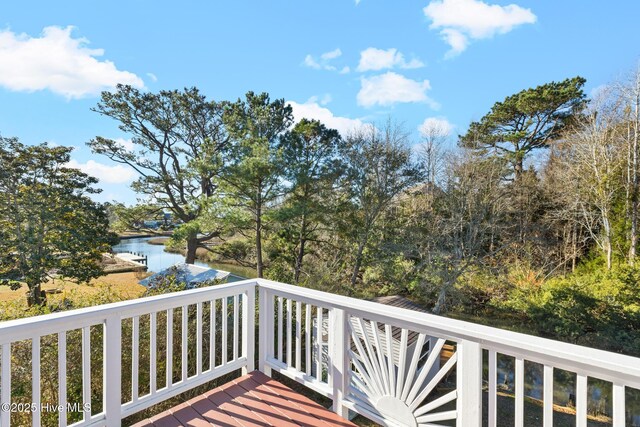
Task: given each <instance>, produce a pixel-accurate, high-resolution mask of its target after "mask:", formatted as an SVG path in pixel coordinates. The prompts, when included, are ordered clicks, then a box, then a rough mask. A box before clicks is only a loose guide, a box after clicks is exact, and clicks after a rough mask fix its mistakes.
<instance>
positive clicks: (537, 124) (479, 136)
mask: <svg viewBox="0 0 640 427" xmlns="http://www.w3.org/2000/svg"><path fill="white" fill-rule="evenodd" d="M585 82H586V80H585V79H584V78H582V77H574V78H571V79H566V80H564V81H561V82H551V83H547V84H544V85H541V86H538V87H535V88H532V89H525V90H523V91H521V92H518V93H517V94H515V95H511V96H508V97H506V98H505V100H504V101H502V102H496V103H495V104H494V105H493V107H492V108H491V111H490V112H489V113H488V114H487V115H485V116H484V117H483V118H482V119H480V121H479V122H473V123H471V124H470V125H469V129H468V131H467V133H466V134H465V135H463V136H461V137H460V145H461V146H463V147H467V148H473V149H480V150H488V149H492V150H495V151H496V152H498V153H500V155H502V156H504V157H505V158H506V159H508V160H509V162H510V163H511V164H512V165H513V168H514V172H515V175H516V178H519V176H520V174H521V173H522V171H523V169H522V166H523V162H524V159H525V157H526V155H527V154H528V153H529V152H531V151H532V150H535V149H537V148H543V147H546V146H548V144H549V143H551V142H552V141H554V140H555V139H557V138H558V137H559V135H560V134H561V132H562V131H563V129H564V128H565V127H566V126H567V124H568V123H569V122H570V120H571V119H572V118H573V117H574V115H575V114H577V113H579V112H580V111H581V109H582V108H583V107H584V105H585V94H584V92H583V91H582V87H583V86H584V84H585Z"/></svg>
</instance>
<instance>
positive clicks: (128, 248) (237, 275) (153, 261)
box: [113, 237, 254, 282]
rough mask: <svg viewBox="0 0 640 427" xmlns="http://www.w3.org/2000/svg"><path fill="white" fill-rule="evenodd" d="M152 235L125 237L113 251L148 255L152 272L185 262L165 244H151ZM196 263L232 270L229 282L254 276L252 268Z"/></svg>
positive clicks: (148, 264) (148, 262) (197, 263)
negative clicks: (169, 250)
mask: <svg viewBox="0 0 640 427" xmlns="http://www.w3.org/2000/svg"><path fill="white" fill-rule="evenodd" d="M150 239H151V237H140V238H135V239H123V240H121V241H120V243H119V244H117V245H115V246H114V247H113V252H115V253H118V252H135V253H139V254H142V255H146V256H147V260H148V261H147V266H148V267H149V271H150V272H154V273H157V272H160V271H162V270H165V269H167V268H169V267H171V266H172V265H175V264H177V263H180V262H184V256H183V255H181V254H174V253H170V252H165V251H164V245H150V244H149V243H148V241H149V240H150ZM195 264H196V265H199V266H202V267H211V268H215V269H216V270H224V271H229V272H231V275H230V276H229V279H228V280H227V281H228V282H235V281H238V280H243V279H245V278H247V277H254V276H253V275H252V274H251V273H252V272H253V270H252V269H249V268H244V267H239V266H235V265H228V264H214V263H207V262H204V261H199V260H196V262H195Z"/></svg>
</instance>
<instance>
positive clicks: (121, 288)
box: [0, 272, 146, 304]
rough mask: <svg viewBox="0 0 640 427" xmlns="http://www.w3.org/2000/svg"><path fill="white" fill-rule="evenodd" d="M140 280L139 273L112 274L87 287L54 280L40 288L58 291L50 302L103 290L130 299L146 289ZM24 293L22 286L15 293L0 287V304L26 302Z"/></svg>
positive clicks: (50, 297) (24, 287)
mask: <svg viewBox="0 0 640 427" xmlns="http://www.w3.org/2000/svg"><path fill="white" fill-rule="evenodd" d="M140 278H141V277H140V273H134V272H128V273H113V274H107V275H106V276H102V277H99V278H97V279H93V280H92V281H91V282H90V283H89V284H88V285H87V284H76V283H73V282H69V281H64V280H55V281H50V282H49V283H46V284H44V285H43V286H42V288H43V289H44V290H53V289H57V290H59V291H60V293H57V294H49V295H48V296H47V298H48V299H49V300H50V301H56V300H61V299H63V298H65V297H68V296H69V294H71V293H73V294H74V295H76V296H78V295H79V296H83V295H86V296H91V295H96V294H98V293H100V292H102V291H104V289H105V288H108V289H110V290H111V291H113V292H114V293H117V294H118V295H121V296H122V297H124V298H125V299H131V298H138V297H140V296H141V295H142V294H143V293H144V291H145V289H146V288H145V287H144V286H142V285H139V284H138V281H139V280H140ZM26 292H27V286H26V285H23V286H22V288H20V289H18V290H16V291H12V290H11V289H9V287H8V286H0V304H2V302H9V301H15V300H18V299H24V300H25V302H26Z"/></svg>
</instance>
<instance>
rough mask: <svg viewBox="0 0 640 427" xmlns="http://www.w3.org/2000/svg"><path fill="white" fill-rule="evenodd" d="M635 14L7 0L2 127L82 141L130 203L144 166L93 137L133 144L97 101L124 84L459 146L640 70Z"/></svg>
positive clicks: (277, 1)
mask: <svg viewBox="0 0 640 427" xmlns="http://www.w3.org/2000/svg"><path fill="white" fill-rule="evenodd" d="M61 4H64V6H60V5H61ZM638 16H640V2H638V1H635V0H627V1H611V2H601V1H594V0H562V1H551V0H538V1H533V0H514V2H510V1H498V0H484V1H481V0H421V1H416V0H402V1H398V0H396V1H383V0H360V1H357V2H356V1H354V0H325V1H313V2H312V1H298V2H294V1H284V0H271V1H241V0H234V1H227V2H221V1H204V0H202V1H193V0H185V1H182V2H168V1H151V0H130V1H126V2H125V1H116V0H112V1H109V2H106V1H103V2H95V1H93V2H89V1H86V0H84V1H66V2H63V3H61V2H49V1H47V2H45V1H41V2H35V1H28V0H23V1H20V2H3V4H2V5H0V135H2V136H5V137H8V136H17V137H19V138H20V139H21V140H22V141H23V142H25V143H29V144H34V143H39V142H42V141H49V142H51V143H55V144H59V145H69V146H74V147H76V150H75V151H74V154H73V163H72V164H73V165H75V166H78V167H80V168H82V169H83V170H85V171H87V172H88V173H91V174H93V175H96V176H97V177H99V178H100V179H101V180H102V181H101V184H100V186H101V187H102V188H104V192H103V193H102V195H100V196H99V199H100V200H101V201H106V200H113V199H117V200H122V201H125V202H127V203H131V202H133V201H135V195H134V194H133V193H132V192H131V191H130V190H129V189H128V184H129V183H130V181H131V180H132V179H133V178H134V175H133V174H132V173H131V172H130V171H128V170H126V169H125V168H122V167H121V166H120V167H117V166H116V165H115V164H113V163H110V161H109V160H108V159H106V158H102V157H99V156H93V155H92V154H91V152H90V151H89V150H88V149H87V148H86V147H85V145H84V144H85V142H86V141H88V140H90V139H91V138H93V137H95V136H96V135H100V136H104V137H109V138H114V139H115V138H122V140H123V141H124V142H123V143H125V144H126V140H127V138H128V136H127V135H126V134H123V133H122V132H120V131H119V130H118V128H117V124H116V123H115V122H113V121H111V120H110V119H107V118H104V117H100V116H99V115H98V114H96V113H94V112H91V111H90V108H91V107H93V106H95V104H96V102H97V100H98V94H99V92H100V90H108V89H109V88H111V87H113V86H114V85H115V84H116V83H118V82H123V83H130V84H133V85H136V86H138V87H143V88H145V89H147V90H150V91H158V90H161V89H176V88H178V89H179V88H183V87H185V86H189V87H190V86H197V87H198V88H200V90H201V91H202V92H203V93H205V94H206V95H207V96H208V97H210V98H213V99H217V100H222V99H229V100H233V99H236V98H238V97H241V96H242V95H243V94H244V93H245V92H246V91H248V90H253V91H256V92H262V91H267V92H269V93H270V94H271V96H272V97H273V98H285V99H286V100H287V101H290V102H292V105H293V106H294V113H295V114H296V116H297V118H300V117H302V116H308V117H311V118H318V119H321V120H323V121H325V122H326V124H327V125H329V126H333V127H337V128H338V129H339V130H342V131H346V130H348V129H349V128H351V127H353V126H357V125H358V124H359V123H363V122H370V121H373V122H379V121H383V120H386V118H387V117H389V116H391V117H392V118H393V119H395V120H397V121H399V122H402V123H404V125H405V127H406V128H407V130H409V131H411V132H412V134H413V137H414V139H415V142H416V143H418V142H419V140H420V132H419V127H420V126H421V124H423V123H424V122H425V120H427V119H429V120H430V122H431V123H433V122H434V121H437V123H440V124H442V125H443V126H450V127H451V133H452V136H451V138H450V139H451V143H452V144H453V143H455V139H456V135H457V134H458V133H463V132H464V131H465V129H466V127H467V126H468V124H469V123H470V122H471V121H473V120H478V119H480V118H481V117H482V116H483V115H484V114H485V113H486V112H487V111H488V109H489V108H490V107H491V105H492V104H493V103H494V102H496V101H499V100H502V99H503V98H504V97H505V96H507V95H510V94H512V93H515V92H518V91H519V90H522V89H524V88H528V87H532V86H536V85H538V84H543V83H546V82H548V81H551V80H562V79H565V78H567V77H572V76H575V75H581V76H583V77H585V78H586V79H587V88H586V89H587V91H588V92H589V91H591V90H593V89H594V88H597V87H598V86H601V85H604V84H607V83H609V82H611V81H612V80H615V79H616V78H619V77H620V76H621V75H623V74H624V73H626V72H628V71H630V70H631V69H633V68H635V67H636V66H638V61H639V59H640V43H639V42H640V36H638V34H637V30H636V28H637V17H638Z"/></svg>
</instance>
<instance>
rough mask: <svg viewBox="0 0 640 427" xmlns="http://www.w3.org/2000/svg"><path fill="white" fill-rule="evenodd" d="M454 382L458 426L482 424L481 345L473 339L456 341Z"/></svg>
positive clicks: (472, 426) (465, 426)
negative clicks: (456, 390) (455, 377)
mask: <svg viewBox="0 0 640 427" xmlns="http://www.w3.org/2000/svg"><path fill="white" fill-rule="evenodd" d="M456 351H457V353H458V362H457V371H456V376H457V379H456V382H457V388H458V399H457V400H458V402H457V405H458V407H457V412H458V419H457V425H458V427H480V426H481V425H482V347H480V344H479V343H477V342H473V341H466V340H462V341H460V342H458V348H457V350H456Z"/></svg>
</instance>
